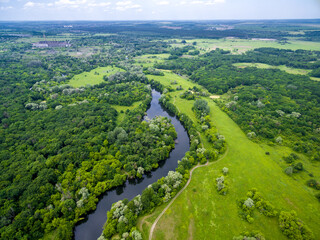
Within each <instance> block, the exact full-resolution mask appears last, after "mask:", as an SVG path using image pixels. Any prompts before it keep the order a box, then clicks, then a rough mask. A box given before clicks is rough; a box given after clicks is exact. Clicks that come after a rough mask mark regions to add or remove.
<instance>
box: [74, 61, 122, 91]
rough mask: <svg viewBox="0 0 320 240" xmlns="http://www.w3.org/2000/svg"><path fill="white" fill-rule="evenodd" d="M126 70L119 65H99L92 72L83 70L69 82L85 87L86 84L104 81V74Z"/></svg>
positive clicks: (108, 74)
mask: <svg viewBox="0 0 320 240" xmlns="http://www.w3.org/2000/svg"><path fill="white" fill-rule="evenodd" d="M121 71H124V70H122V69H120V68H117V67H111V66H108V67H98V68H96V69H93V70H91V71H90V72H83V73H81V74H78V75H75V76H74V77H73V78H72V79H71V80H70V81H69V82H68V84H69V85H71V86H72V87H85V86H86V85H95V84H99V83H102V82H103V81H104V80H103V76H105V75H107V76H110V75H112V74H115V73H116V72H121Z"/></svg>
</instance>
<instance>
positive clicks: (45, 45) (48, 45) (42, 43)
mask: <svg viewBox="0 0 320 240" xmlns="http://www.w3.org/2000/svg"><path fill="white" fill-rule="evenodd" d="M70 46H71V44H70V43H69V42H63V41H40V42H37V43H32V47H36V48H53V47H70Z"/></svg>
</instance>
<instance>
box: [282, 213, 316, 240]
mask: <svg viewBox="0 0 320 240" xmlns="http://www.w3.org/2000/svg"><path fill="white" fill-rule="evenodd" d="M279 226H280V229H281V231H282V232H283V234H284V235H286V236H287V237H288V238H289V239H303V240H311V239H314V237H313V233H312V232H311V230H310V229H309V228H308V227H307V226H306V225H305V224H304V223H303V222H302V221H301V220H300V219H298V218H297V214H296V212H295V211H291V212H284V211H282V212H281V213H280V215H279Z"/></svg>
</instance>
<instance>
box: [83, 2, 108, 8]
mask: <svg viewBox="0 0 320 240" xmlns="http://www.w3.org/2000/svg"><path fill="white" fill-rule="evenodd" d="M110 5H111V2H101V3H96V2H93V3H88V6H89V7H108V6H110Z"/></svg>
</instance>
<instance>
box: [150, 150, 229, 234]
mask: <svg viewBox="0 0 320 240" xmlns="http://www.w3.org/2000/svg"><path fill="white" fill-rule="evenodd" d="M228 152H229V148H227V150H226V152H225V153H224V154H223V156H222V157H221V158H219V159H218V160H217V161H215V162H211V163H208V162H207V163H206V164H204V165H197V166H195V167H194V168H192V169H191V171H190V178H189V180H188V182H187V183H186V185H185V186H184V187H183V188H182V189H181V190H180V191H179V192H178V193H177V195H176V196H175V197H174V198H173V199H172V200H171V201H170V203H169V204H168V206H166V207H165V209H163V210H162V212H161V213H160V214H159V216H158V217H157V218H156V220H155V221H154V223H153V224H152V226H151V229H150V234H149V240H152V235H153V232H154V229H155V228H156V225H157V223H158V221H159V219H160V218H161V217H162V216H163V214H164V213H165V212H166V211H167V210H168V208H169V207H170V206H171V205H172V203H173V202H174V201H175V200H176V199H177V197H179V196H180V194H181V193H182V192H183V191H184V190H185V189H186V188H187V187H188V186H189V184H190V182H191V179H192V173H193V171H194V170H195V169H197V168H199V167H205V166H208V165H211V164H213V163H216V162H219V161H221V160H222V159H224V158H225V157H226V156H227V154H228Z"/></svg>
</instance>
